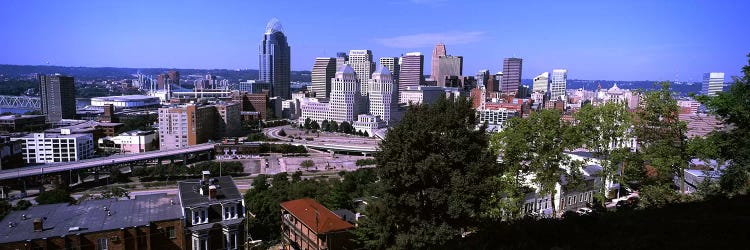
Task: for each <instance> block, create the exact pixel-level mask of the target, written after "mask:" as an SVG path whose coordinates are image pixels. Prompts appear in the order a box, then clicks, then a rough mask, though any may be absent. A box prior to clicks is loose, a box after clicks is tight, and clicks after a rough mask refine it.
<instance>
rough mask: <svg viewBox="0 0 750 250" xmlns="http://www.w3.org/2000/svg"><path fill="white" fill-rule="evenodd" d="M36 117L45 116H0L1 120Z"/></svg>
mask: <svg viewBox="0 0 750 250" xmlns="http://www.w3.org/2000/svg"><path fill="white" fill-rule="evenodd" d="M35 117H44V115H3V116H0V120H16V119H24V118H35Z"/></svg>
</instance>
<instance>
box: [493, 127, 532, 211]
mask: <svg viewBox="0 0 750 250" xmlns="http://www.w3.org/2000/svg"><path fill="white" fill-rule="evenodd" d="M531 131H532V126H531V124H530V122H529V120H528V119H524V118H520V117H513V118H511V119H510V120H508V121H506V123H505V128H504V129H503V131H502V132H500V133H495V134H493V135H492V144H491V148H492V150H493V151H494V152H498V153H499V154H500V158H501V164H500V166H501V167H502V175H500V176H497V177H495V180H494V181H495V182H496V183H497V186H498V187H500V189H498V190H497V191H498V192H497V193H495V194H493V195H492V196H491V197H490V199H489V201H491V205H489V207H488V209H487V211H486V212H488V215H489V217H491V218H502V219H504V220H511V219H516V218H520V217H521V216H522V214H521V206H523V203H524V195H525V193H524V192H523V190H524V186H523V183H524V180H525V179H526V176H528V174H529V173H530V171H531V169H530V162H531V160H532V158H533V153H532V151H531V139H532V138H531V135H532V132H531Z"/></svg>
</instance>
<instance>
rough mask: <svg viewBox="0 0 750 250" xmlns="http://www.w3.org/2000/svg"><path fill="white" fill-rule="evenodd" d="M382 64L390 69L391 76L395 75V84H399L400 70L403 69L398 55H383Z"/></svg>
mask: <svg viewBox="0 0 750 250" xmlns="http://www.w3.org/2000/svg"><path fill="white" fill-rule="evenodd" d="M380 66H383V67H385V68H386V69H388V71H390V72H391V76H393V83H394V84H395V85H398V72H400V71H401V65H400V64H399V58H398V57H381V58H380Z"/></svg>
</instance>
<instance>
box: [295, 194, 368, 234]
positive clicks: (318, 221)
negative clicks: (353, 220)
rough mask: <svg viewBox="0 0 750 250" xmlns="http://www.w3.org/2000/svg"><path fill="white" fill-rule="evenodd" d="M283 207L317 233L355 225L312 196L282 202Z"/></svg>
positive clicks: (345, 228)
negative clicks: (311, 197)
mask: <svg viewBox="0 0 750 250" xmlns="http://www.w3.org/2000/svg"><path fill="white" fill-rule="evenodd" d="M281 207H282V208H284V209H286V210H287V211H289V213H291V214H292V215H293V216H294V217H297V219H299V220H300V221H302V223H303V224H305V225H306V226H307V227H308V228H310V229H312V230H313V231H314V232H315V233H317V234H325V233H329V232H335V231H342V230H347V229H351V228H353V227H354V226H353V225H352V224H349V222H346V221H344V220H342V219H341V218H339V216H337V215H336V214H334V213H333V212H331V210H328V208H326V207H324V206H323V205H320V203H318V202H317V201H315V200H313V199H310V198H303V199H299V200H292V201H287V202H284V203H281Z"/></svg>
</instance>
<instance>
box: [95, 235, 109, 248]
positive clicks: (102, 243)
mask: <svg viewBox="0 0 750 250" xmlns="http://www.w3.org/2000/svg"><path fill="white" fill-rule="evenodd" d="M107 249H109V248H108V247H107V238H99V239H97V240H96V250H107Z"/></svg>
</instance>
